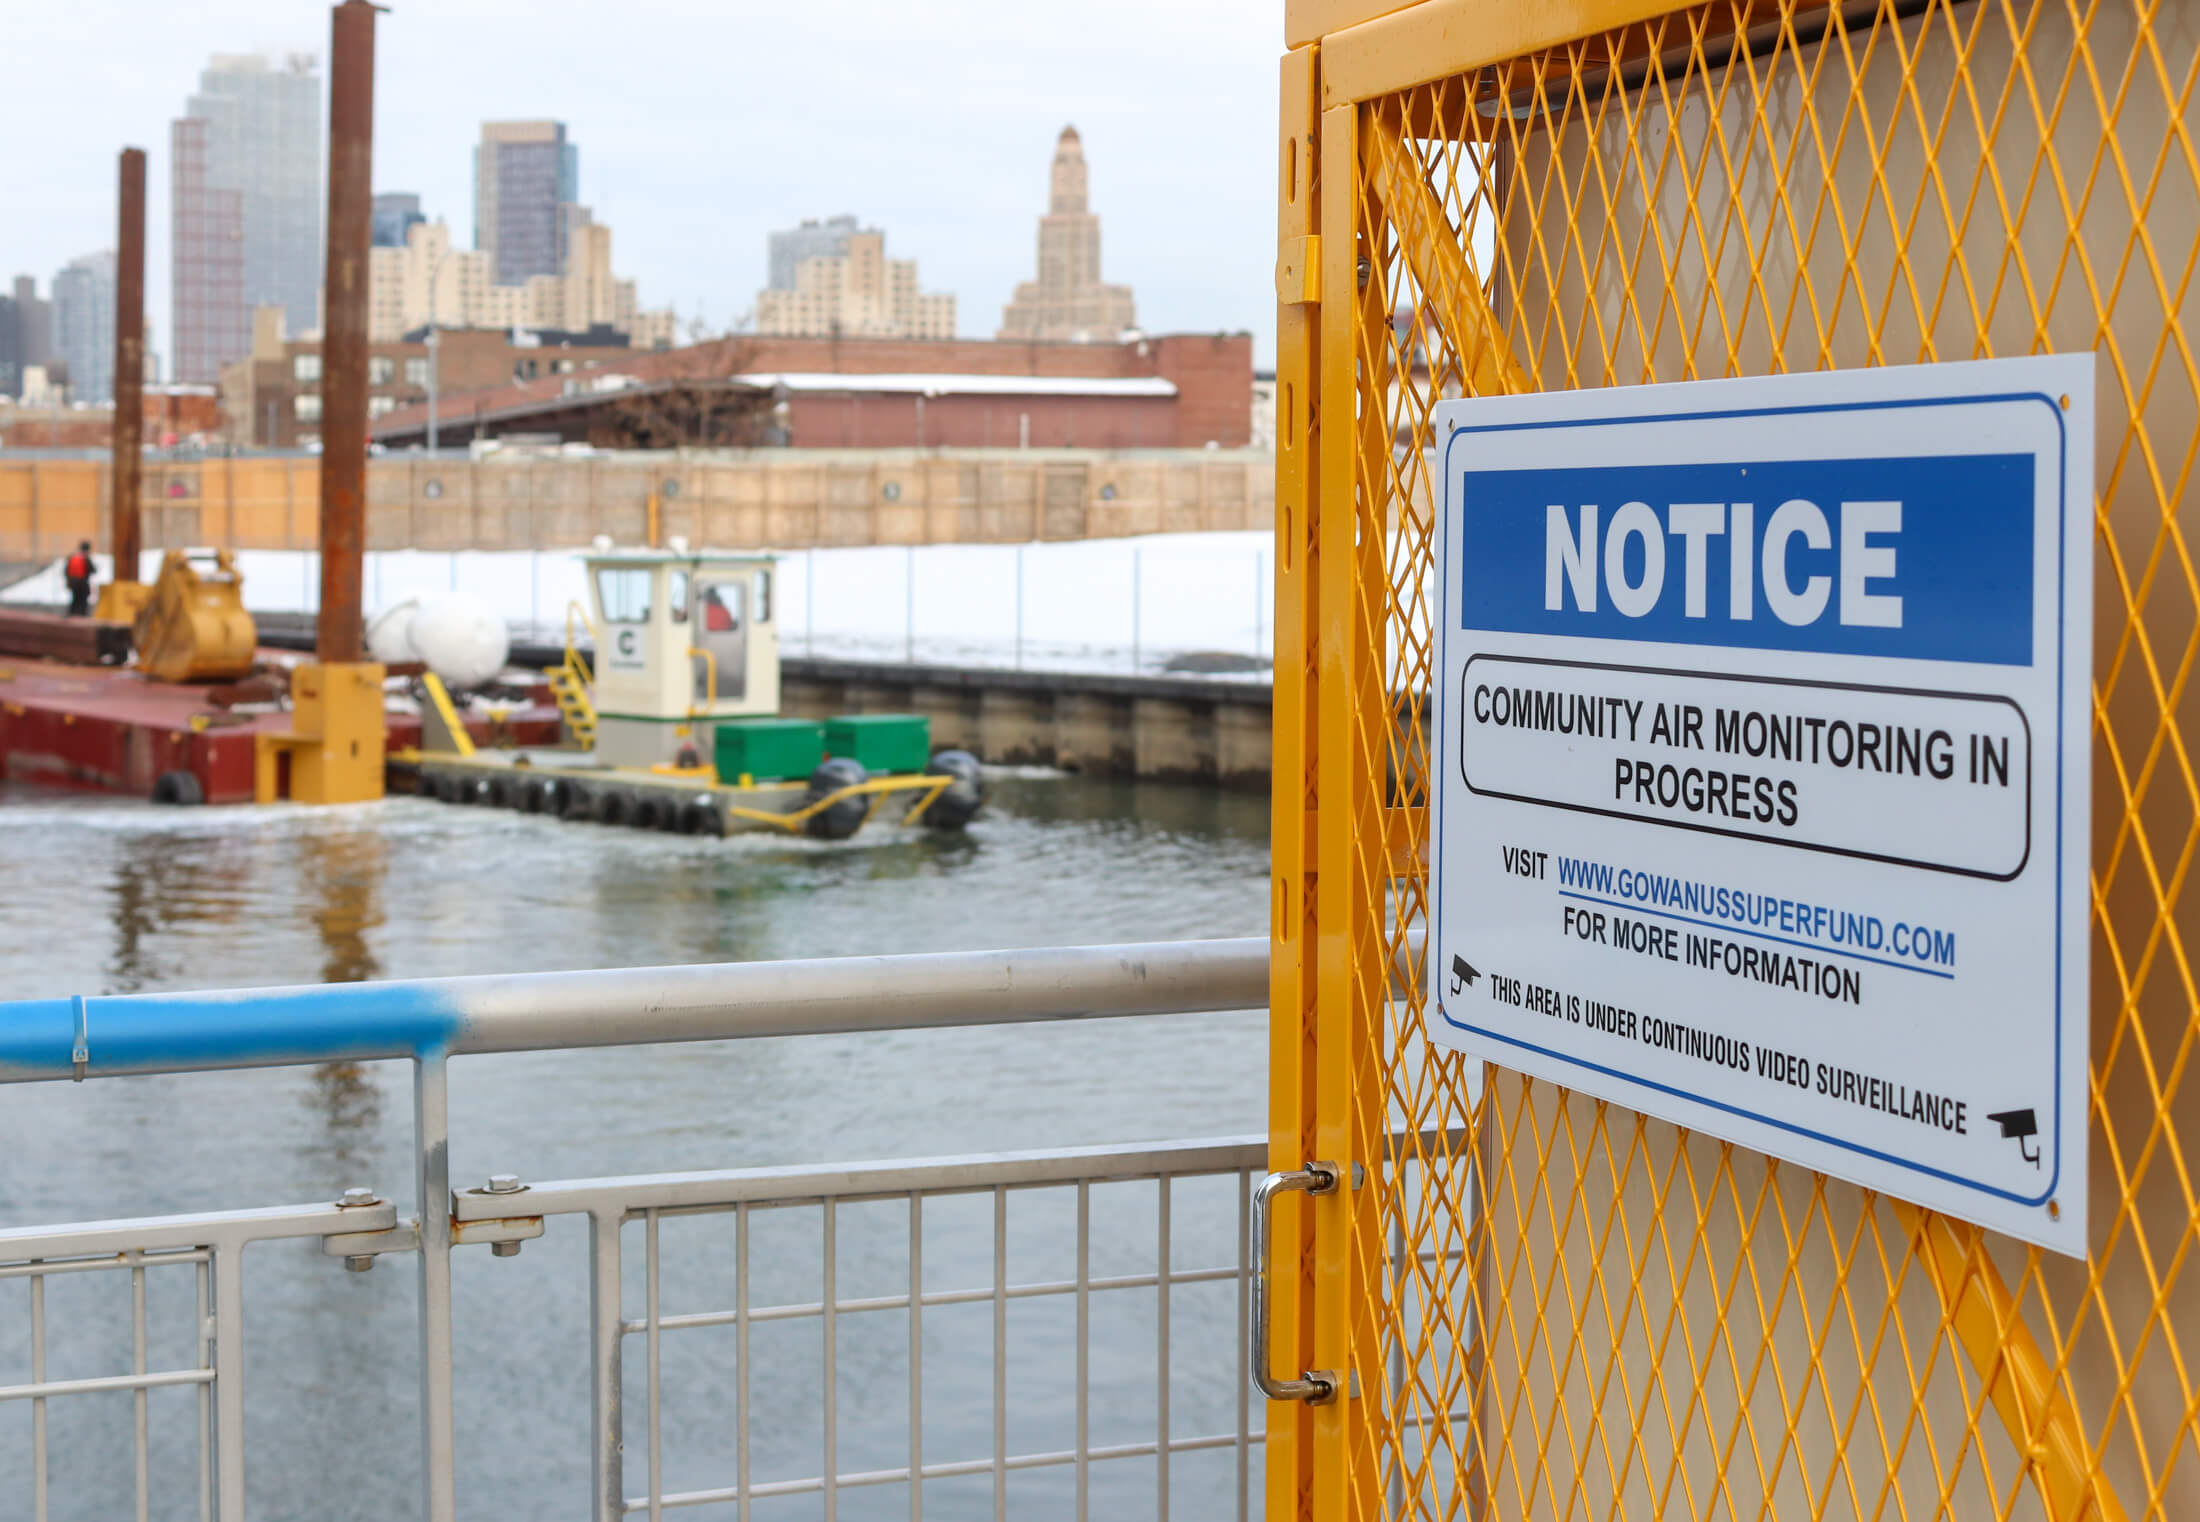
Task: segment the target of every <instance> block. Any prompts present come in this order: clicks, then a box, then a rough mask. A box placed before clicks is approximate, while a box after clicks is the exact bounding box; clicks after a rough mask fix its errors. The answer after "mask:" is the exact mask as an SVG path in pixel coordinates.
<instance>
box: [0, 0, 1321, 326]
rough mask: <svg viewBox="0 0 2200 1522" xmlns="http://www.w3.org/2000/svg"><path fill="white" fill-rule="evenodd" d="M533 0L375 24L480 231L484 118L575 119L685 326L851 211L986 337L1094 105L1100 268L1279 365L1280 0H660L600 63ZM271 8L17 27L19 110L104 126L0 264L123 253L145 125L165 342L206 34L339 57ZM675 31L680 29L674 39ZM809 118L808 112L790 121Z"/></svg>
mask: <svg viewBox="0 0 2200 1522" xmlns="http://www.w3.org/2000/svg"><path fill="white" fill-rule="evenodd" d="M540 10H541V17H540V18H539V19H540V22H541V24H536V25H530V26H527V27H523V28H517V29H515V28H513V27H512V26H511V18H510V16H509V15H507V14H505V12H504V10H503V8H502V7H500V6H498V5H495V4H491V3H488V0H481V3H473V4H467V3H454V4H452V5H451V6H449V7H446V8H439V9H438V10H436V11H435V12H433V13H420V12H412V11H402V10H401V11H393V12H391V13H390V14H389V15H388V16H387V17H385V18H384V20H383V22H382V24H381V27H380V39H381V46H380V60H379V70H378V79H377V99H378V102H379V111H378V118H379V120H378V136H377V145H376V157H375V163H376V172H375V185H374V189H375V190H376V191H377V192H382V191H398V190H402V191H410V192H413V193H416V194H418V195H420V196H421V198H422V203H423V206H424V207H425V208H428V209H430V210H431V212H432V213H433V214H435V215H440V216H443V217H445V218H447V219H448V220H449V221H450V223H451V224H452V227H453V231H454V232H455V233H457V235H458V237H459V238H460V239H464V240H466V241H471V238H470V233H471V227H470V225H469V224H470V211H471V207H472V200H473V192H474V178H475V177H474V157H473V149H474V147H475V146H476V145H477V144H478V142H479V138H480V132H481V127H482V124H483V123H484V122H487V121H495V120H510V119H528V118H549V119H555V120H559V121H563V122H565V123H567V124H568V125H569V126H570V129H571V132H572V135H573V138H574V139H575V140H577V141H579V142H582V143H585V144H586V145H587V147H588V150H589V159H590V167H589V172H588V176H587V186H588V188H587V193H586V200H587V202H588V204H590V205H591V206H592V207H593V209H594V212H595V215H596V216H597V217H598V218H599V219H601V220H602V221H604V222H606V223H607V224H610V225H613V226H616V227H617V228H618V229H619V231H620V246H621V248H622V250H623V251H624V252H623V254H622V257H621V261H620V262H621V264H622V265H623V266H625V270H624V271H623V273H628V274H631V275H632V276H633V277H634V278H635V279H636V280H637V281H638V283H639V285H640V287H641V289H642V291H643V292H644V294H645V297H646V299H647V300H648V301H649V302H650V303H651V304H652V305H653V306H664V305H670V306H673V307H675V308H676V309H677V310H678V312H679V314H680V317H681V322H682V336H683V338H685V336H686V333H687V329H688V324H689V323H690V322H691V321H692V320H693V319H694V318H695V317H696V316H697V315H698V308H700V315H701V316H702V317H703V318H704V319H705V320H706V322H707V324H708V327H709V328H710V330H711V331H714V332H715V331H722V330H724V329H725V328H726V327H727V326H728V325H729V323H730V320H731V319H733V318H734V317H736V316H737V315H739V314H741V313H743V312H748V311H751V310H753V306H754V302H755V295H756V292H757V291H758V290H760V289H762V288H764V287H765V286H766V284H767V283H768V272H767V269H766V236H767V234H768V233H769V232H771V231H772V230H774V229H779V228H785V227H789V226H793V225H795V224H797V223H798V222H799V221H800V220H801V219H803V218H805V217H823V216H829V215H832V214H835V213H838V212H841V211H843V210H847V209H850V208H860V209H861V213H862V219H863V221H864V223H865V224H868V225H877V226H881V227H884V228H886V229H888V230H889V231H890V232H891V234H892V238H893V242H894V245H895V246H896V248H898V249H900V250H902V251H903V252H904V253H905V254H907V255H908V256H910V257H914V258H916V259H918V260H920V261H921V262H922V265H923V268H924V270H925V283H926V285H927V286H928V287H931V288H936V289H939V290H941V291H944V292H952V293H953V294H954V295H955V296H956V297H957V300H958V307H959V310H960V312H961V314H962V317H963V322H964V326H965V328H966V329H967V330H968V331H969V332H970V333H972V334H973V335H975V334H977V333H979V332H981V331H989V330H990V329H991V327H992V325H993V324H992V320H991V319H992V314H993V313H995V312H998V311H999V310H1000V309H1001V307H1002V306H1003V305H1005V304H1006V303H1007V302H1008V301H1009V300H1010V299H1011V297H1012V295H1013V292H1014V290H1015V287H1016V285H1017V284H1018V283H1019V282H1021V281H1025V280H1028V279H1030V278H1031V267H1030V261H1031V252H1030V250H1031V241H1030V239H1031V232H1030V229H1031V226H1032V221H1031V219H1032V216H1033V213H1034V211H1036V210H1037V209H1038V208H1040V207H1042V206H1044V204H1045V196H1046V190H1047V181H1046V169H1047V161H1046V155H1047V150H1048V148H1049V146H1050V145H1051V144H1052V142H1053V141H1054V138H1055V135H1056V134H1057V133H1058V132H1059V131H1060V129H1061V126H1062V123H1063V122H1065V121H1075V122H1076V123H1077V124H1078V127H1079V129H1080V131H1081V132H1082V133H1083V134H1084V137H1085V139H1086V143H1087V148H1088V151H1089V152H1090V154H1091V156H1092V160H1093V163H1094V173H1093V180H1094V183H1093V186H1092V196H1093V201H1094V204H1095V205H1098V206H1103V207H1105V209H1106V211H1107V214H1108V250H1107V265H1108V272H1109V274H1110V276H1111V277H1112V278H1114V279H1116V280H1119V281H1123V282H1125V283H1128V284H1131V285H1133V286H1135V287H1136V289H1137V291H1138V299H1139V311H1138V315H1139V318H1140V323H1141V326H1142V327H1145V328H1147V329H1149V330H1151V331H1157V332H1158V331H1171V330H1190V331H1217V330H1240V329H1244V330H1250V331H1252V332H1253V333H1254V334H1255V342H1256V349H1257V351H1258V352H1259V353H1260V354H1261V355H1262V356H1263V362H1264V363H1265V362H1266V360H1267V358H1268V357H1269V355H1270V353H1271V351H1272V341H1271V337H1270V335H1271V333H1272V331H1273V325H1274V294H1273V281H1272V272H1273V264H1274V257H1275V255H1274V246H1273V245H1274V236H1275V232H1274V229H1275V221H1274V196H1275V188H1274V178H1275V174H1274V154H1275V148H1274V141H1273V137H1274V134H1273V126H1272V118H1273V115H1274V110H1275V105H1274V97H1275V72H1274V71H1275V65H1274V57H1275V53H1276V51H1277V49H1278V47H1279V44H1280V38H1279V35H1278V33H1279V28H1278V25H1277V22H1276V19H1275V17H1274V15H1273V14H1272V8H1270V7H1266V6H1264V5H1254V4H1250V3H1247V4H1233V3H1225V4H1217V5H1215V6H1212V7H1203V8H1201V9H1200V10H1199V11H1198V12H1197V13H1194V14H1191V15H1179V14H1178V13H1177V12H1176V11H1175V10H1174V9H1172V8H1165V7H1163V6H1161V5H1159V4H1151V5H1133V6H1131V7H1129V8H1128V9H1127V10H1126V11H1124V12H1123V13H1122V14H1121V15H1120V16H1119V17H1118V18H1117V20H1116V23H1115V24H1114V25H1112V26H1111V27H1110V28H1108V29H1107V30H1105V31H1104V32H1099V33H1095V32H1093V31H1092V30H1091V29H1090V28H1089V27H1086V26H1084V25H1082V24H1081V23H1079V22H1077V21H1075V20H1074V19H1072V18H1066V17H1057V16H1054V15H1052V14H1047V13H1039V12H1031V11H1028V10H1026V9H1023V8H1019V7H1016V6H1012V5H1008V4H991V3H986V4H978V3H965V4H949V5H947V6H946V8H945V9H944V10H941V11H934V12H930V13H927V14H926V15H924V16H916V15H913V14H911V13H908V12H906V11H904V10H900V9H897V8H894V7H890V6H885V5H873V4H868V3H862V4H858V3H852V0H851V3H842V4H837V5H833V4H826V5H820V6H817V7H810V8H805V9H804V11H803V12H802V13H801V14H800V15H792V14H782V13H777V12H772V13H755V14H749V13H742V14H740V15H738V16H732V15H728V14H726V13H724V12H722V11H721V10H720V9H719V8H716V7H708V6H700V5H692V4H684V3H659V4H651V3H649V0H644V3H642V4H640V5H638V6H636V7H633V8H630V10H629V11H628V12H627V13H625V14H624V15H623V16H622V21H621V25H620V26H619V27H617V28H609V29H598V30H589V29H588V28H586V27H582V28H581V30H583V31H587V33H588V57H589V67H588V68H587V69H586V70H575V69H573V68H572V67H571V57H570V51H569V50H570V46H571V45H572V40H573V39H574V37H575V36H576V35H578V34H577V33H576V31H575V27H577V26H580V24H581V23H583V22H585V21H586V20H587V18H588V17H590V16H592V15H595V14H596V13H595V12H594V11H592V10H590V9H588V8H585V7H581V6H579V5H578V4H571V5H564V4H561V3H559V0H546V3H545V5H544V6H543V7H541V8H540ZM269 11H270V8H269V7H268V6H267V5H265V4H264V3H250V0H209V3H207V4H205V5H203V6H200V7H197V8H194V9H193V11H192V12H191V13H190V15H188V16H184V15H181V14H178V13H168V12H152V13H142V12H140V11H138V10H136V9H134V8H132V7H130V6H128V5H126V4H124V3H123V0H88V3H87V4H85V5H84V6H82V7H79V8H72V9H70V10H69V11H68V12H67V13H66V14H62V13H56V15H55V16H54V17H53V18H52V24H51V25H50V26H48V25H44V24H42V27H41V30H40V34H39V36H38V37H37V39H35V40H33V41H30V42H27V43H26V46H25V56H24V63H25V64H26V68H25V70H24V74H25V77H26V78H27V79H28V80H29V81H30V83H29V88H28V90H27V92H26V96H25V98H24V100H23V101H22V102H21V109H23V110H25V111H27V112H29V113H31V114H32V115H34V116H35V115H37V114H38V113H39V112H40V110H41V109H50V110H51V111H52V112H53V113H54V114H55V116H56V119H67V120H71V121H81V120H97V121H100V122H101V123H103V124H104V126H105V128H106V130H105V132H104V133H103V134H102V135H101V136H99V137H87V136H84V135H82V134H71V135H70V136H69V138H68V139H67V140H66V141H64V142H59V143H56V144H54V145H53V146H52V149H51V151H49V152H47V153H44V154H42V155H40V156H38V157H37V158H36V159H34V160H32V161H28V162H25V163H22V164H20V165H19V166H17V169H18V172H17V174H16V176H15V178H16V179H17V180H18V181H19V182H20V184H19V186H17V187H14V188H12V189H11V194H13V195H14V196H15V198H16V205H17V207H18V208H19V210H20V211H21V212H22V215H21V216H20V217H17V218H11V224H12V225H11V227H10V237H9V238H8V239H7V240H6V242H5V245H4V246H0V278H5V277H7V276H10V275H12V274H13V273H14V272H16V271H18V270H21V271H25V272H31V273H35V274H37V275H38V277H39V280H40V283H41V285H42V286H43V284H44V283H45V281H46V280H48V279H49V278H50V277H51V274H52V272H54V271H56V270H58V269H60V268H61V267H62V266H63V265H64V264H66V263H67V261H68V260H69V259H70V258H72V257H74V256H75V255H77V254H79V253H82V252H83V251H84V250H85V249H87V248H98V247H104V246H107V245H110V244H111V243H112V241H113V237H114V234H113V226H114V215H115V213H114V161H115V154H116V153H117V152H118V151H119V150H120V149H121V148H122V147H124V146H126V145H130V144H136V145H138V146H143V147H146V148H148V149H149V150H151V151H152V153H153V157H154V164H153V166H152V170H153V172H152V176H151V189H152V203H153V204H152V205H151V207H150V208H149V213H150V216H149V220H150V224H151V227H150V233H151V244H150V247H149V249H148V267H149V269H148V273H149V281H148V284H149V287H150V288H149V290H148V326H149V330H150V331H151V332H153V333H155V334H159V335H163V336H165V335H167V334H168V333H170V332H171V331H172V317H171V311H172V307H171V292H170V289H169V284H170V269H169V265H170V259H171V254H170V250H169V247H168V243H169V226H168V224H169V219H170V214H171V213H170V208H169V206H168V204H167V203H168V200H169V184H168V181H169V166H167V165H166V164H164V163H163V162H162V160H163V159H164V158H165V157H166V156H167V150H168V141H167V137H168V135H167V131H166V126H167V121H168V120H169V119H170V118H171V117H172V116H173V115H174V114H175V111H176V109H177V106H178V104H179V103H180V102H181V100H182V99H183V98H185V96H187V95H188V93H189V92H190V89H191V87H192V84H193V82H194V80H195V78H196V75H197V72H198V71H199V69H200V68H202V67H203V66H204V63H205V61H206V59H207V57H208V56H209V55H211V54H212V53H214V52H217V51H230V50H239V51H242V50H250V49H271V50H274V51H277V52H283V51H290V50H310V51H314V52H317V53H322V52H325V51H326V48H327V29H328V11H327V7H326V6H325V5H324V4H321V3H318V0H313V3H306V0H292V3H289V4H287V5H286V6H285V7H284V8H283V9H282V11H281V12H280V14H279V18H278V19H279V26H278V27H277V28H273V29H271V27H270V16H269ZM561 17H562V18H564V20H565V21H566V22H570V23H572V24H571V25H562V24H558V23H559V18H561ZM271 33H272V34H271ZM668 35H677V36H680V37H682V38H685V39H686V41H685V42H683V43H682V45H681V46H680V47H673V48H668V47H666V46H664V40H665V38H666V37H667V36H668ZM970 37H981V38H984V39H985V41H984V43H983V44H982V45H981V46H973V45H971V44H970V43H969V42H968V41H967V39H968V38H970ZM735 43H738V45H739V51H741V52H742V53H743V55H744V56H752V57H773V56H776V57H783V58H786V59H790V60H797V61H800V60H808V62H805V63H804V64H803V66H802V67H799V68H797V67H787V68H767V69H760V70H757V71H755V73H754V76H753V77H750V78H745V80H744V84H743V87H742V89H740V90H738V91H729V90H727V89H726V88H725V79H724V75H723V71H722V70H721V69H720V68H718V67H717V65H716V64H715V63H714V62H713V60H714V59H719V58H722V57H723V56H724V50H725V49H726V48H727V47H731V46H734V45H735ZM95 46H96V47H97V48H98V49H99V50H100V52H101V53H102V55H103V57H106V58H108V59H110V60H111V62H112V67H111V68H110V69H108V70H106V71H105V72H103V74H102V76H101V78H100V79H99V80H98V81H97V82H96V84H95V85H94V86H93V87H92V94H93V96H95V97H96V98H94V99H89V100H87V99H82V98H80V97H82V96H83V94H84V89H85V87H84V85H83V83H82V82H79V83H78V85H77V87H76V92H75V94H74V95H73V96H71V97H70V98H69V99H68V100H67V101H66V102H64V100H63V99H62V96H61V93H60V92H59V91H58V90H57V89H54V88H53V87H52V82H53V81H56V80H58V79H61V78H64V77H68V71H67V70H66V68H65V67H64V65H65V64H66V62H67V60H68V59H70V58H72V57H75V56H79V54H80V51H81V50H82V49H84V48H88V47H95ZM33 54H35V55H37V56H36V57H33V56H31V55H33ZM824 56H830V57H831V58H832V59H833V67H834V70H835V78H836V80H838V81H839V82H840V83H839V84H838V85H836V90H835V95H834V100H835V104H834V107H833V109H832V110H831V111H830V112H825V113H819V112H818V111H817V110H816V97H815V91H814V79H813V78H812V75H813V73H814V69H813V68H812V65H813V64H814V63H815V62H816V60H818V59H819V58H821V57H824ZM483 60H490V62H488V63H486V64H485V63H484V62H483ZM46 63H50V64H51V67H44V66H42V65H43V64H46ZM943 79H944V80H948V81H951V82H952V84H951V87H949V88H942V87H941V85H940V81H941V80H943ZM1127 80H1135V81H1136V85H1135V87H1131V86H1127V85H1126V83H1125V81H1127ZM553 82H554V83H553ZM794 121H800V122H801V123H802V124H803V125H802V129H801V130H800V131H799V132H792V131H789V130H787V124H788V123H790V122H794ZM973 314H981V315H973Z"/></svg>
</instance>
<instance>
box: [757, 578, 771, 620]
mask: <svg viewBox="0 0 2200 1522" xmlns="http://www.w3.org/2000/svg"><path fill="white" fill-rule="evenodd" d="M756 621H757V622H758V623H760V624H768V623H770V622H771V621H772V573H771V572H769V571H758V572H757V573H756Z"/></svg>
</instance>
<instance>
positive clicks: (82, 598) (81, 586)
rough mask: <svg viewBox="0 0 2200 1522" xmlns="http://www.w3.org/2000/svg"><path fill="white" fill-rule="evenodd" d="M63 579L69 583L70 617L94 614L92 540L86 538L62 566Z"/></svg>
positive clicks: (85, 616) (83, 616)
mask: <svg viewBox="0 0 2200 1522" xmlns="http://www.w3.org/2000/svg"><path fill="white" fill-rule="evenodd" d="M61 579H62V580H63V581H66V582H67V583H68V584H69V617H71V618H89V617H91V614H92V541H91V540H89V539H86V540H84V541H82V542H81V543H79V544H78V545H77V547H76V553H75V554H74V555H71V556H70V557H69V558H68V561H67V562H66V563H65V564H64V565H63V566H62V567H61Z"/></svg>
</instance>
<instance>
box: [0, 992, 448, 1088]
mask: <svg viewBox="0 0 2200 1522" xmlns="http://www.w3.org/2000/svg"><path fill="white" fill-rule="evenodd" d="M460 1019H461V1017H460V1015H459V1012H458V1008H457V1005H456V1003H455V1001H454V1000H453V998H452V997H451V995H450V993H448V992H447V991H445V990H442V989H439V988H437V987H436V986H435V985H434V984H433V983H352V984H333V985H330V986H328V987H322V988H271V989H266V990H255V991H252V992H214V993H187V994H132V995H124V996H112V997H104V998H71V999H29V1000H24V1001H22V1002H19V1003H13V1004H0V1079H7V1080H13V1081H16V1082H21V1081H24V1080H28V1079H40V1078H71V1077H77V1076H87V1077H88V1076H91V1075H92V1074H94V1073H96V1074H99V1075H101V1076H107V1075H112V1074H117V1073H159V1072H173V1071H176V1070H178V1069H188V1068H226V1067H259V1066H264V1065H266V1064H270V1063H283V1062H338V1061H346V1060H352V1061H365V1060H369V1059H373V1058H380V1057H410V1056H415V1055H420V1054H423V1053H428V1052H433V1051H436V1050H440V1049H445V1048H447V1047H448V1046H449V1044H450V1040H451V1037H452V1036H453V1035H454V1034H455V1033H456V1032H457V1030H458V1028H459V1024H460ZM80 1032H81V1034H82V1036H83V1037H84V1044H83V1046H82V1048H81V1050H83V1051H84V1052H85V1063H84V1071H83V1073H82V1074H81V1075H80V1074H79V1073H78V1064H77V1061H76V1052H77V1051H78V1050H79V1049H80V1048H79V1046H78V1036H79V1034H80Z"/></svg>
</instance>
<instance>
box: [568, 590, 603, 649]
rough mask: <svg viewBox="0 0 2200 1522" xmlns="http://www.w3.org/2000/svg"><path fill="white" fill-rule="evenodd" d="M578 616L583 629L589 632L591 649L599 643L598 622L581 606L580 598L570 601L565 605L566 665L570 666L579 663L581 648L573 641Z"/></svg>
mask: <svg viewBox="0 0 2200 1522" xmlns="http://www.w3.org/2000/svg"><path fill="white" fill-rule="evenodd" d="M576 616H578V617H579V619H580V622H581V627H582V628H583V629H586V630H587V631H588V643H589V645H590V647H591V648H593V647H594V646H595V645H596V643H597V641H596V621H595V620H594V619H592V618H590V617H589V616H588V610H587V609H586V608H584V607H582V606H581V604H580V600H579V599H578V598H572V599H569V600H568V601H567V602H566V604H565V663H566V665H568V666H576V665H578V663H579V656H580V646H579V645H578V644H576V643H575V642H574V639H573V620H574V618H575V617H576Z"/></svg>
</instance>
